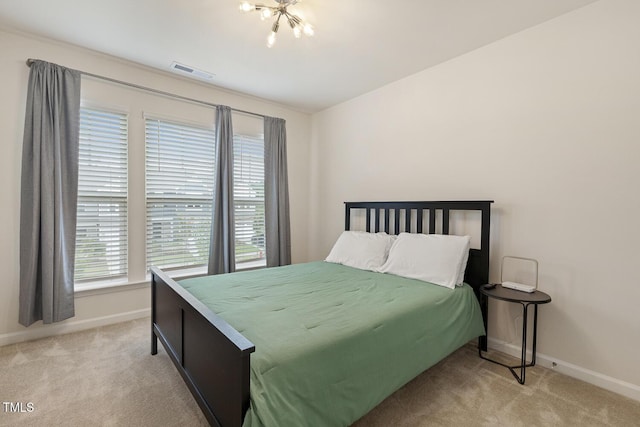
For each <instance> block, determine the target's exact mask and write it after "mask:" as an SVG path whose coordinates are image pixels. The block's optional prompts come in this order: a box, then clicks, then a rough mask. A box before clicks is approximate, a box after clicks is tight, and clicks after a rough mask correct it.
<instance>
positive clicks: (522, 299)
mask: <svg viewBox="0 0 640 427" xmlns="http://www.w3.org/2000/svg"><path fill="white" fill-rule="evenodd" d="M480 294H481V295H482V296H483V299H485V302H484V303H485V304H487V305H488V301H487V300H488V299H491V298H495V299H498V300H502V301H507V302H512V303H518V304H520V305H522V319H523V320H522V356H521V359H520V364H519V365H515V366H510V365H506V364H504V363H501V362H498V361H497V360H493V359H490V358H488V357H486V356H484V355H483V354H482V349H481V348H479V349H478V354H479V355H480V357H481V358H482V359H484V360H488V361H489V362H492V363H495V364H498V365H501V366H504V367H505V368H509V370H510V371H511V373H512V374H513V376H514V377H515V378H516V380H517V381H518V382H519V383H520V384H524V381H525V374H526V368H529V367H531V366H535V365H536V340H537V335H538V306H539V305H540V304H547V303H550V302H551V297H550V296H549V295H547V294H545V293H544V292H541V291H537V290H536V291H533V292H531V293H529V292H522V291H516V290H514V289H508V288H504V287H503V286H502V285H500V284H497V285H490V284H487V285H483V286H481V287H480ZM530 305H533V344H532V349H531V362H529V363H527V359H526V356H527V319H528V314H529V312H528V310H529V306H530ZM487 308H488V307H487ZM486 313H487V318H488V317H489V310H488V309H487V310H486ZM488 324H489V322H488V319H487V325H488ZM487 335H489V328H488V326H487ZM518 368H519V369H520V375H518V374H517V373H516V371H515V370H516V369H518Z"/></svg>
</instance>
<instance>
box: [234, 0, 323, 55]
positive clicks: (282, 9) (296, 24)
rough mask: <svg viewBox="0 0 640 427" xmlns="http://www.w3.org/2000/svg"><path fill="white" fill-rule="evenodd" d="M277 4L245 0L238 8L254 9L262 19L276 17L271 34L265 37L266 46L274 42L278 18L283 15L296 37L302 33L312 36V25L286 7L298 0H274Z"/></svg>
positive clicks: (270, 45) (278, 25)
mask: <svg viewBox="0 0 640 427" xmlns="http://www.w3.org/2000/svg"><path fill="white" fill-rule="evenodd" d="M275 1H276V2H277V3H278V5H277V6H265V5H263V4H252V3H249V2H247V1H243V2H242V3H240V10H241V11H243V12H251V11H253V10H256V11H258V12H260V18H261V19H262V20H263V21H264V20H265V19H269V18H271V17H273V16H275V17H276V19H275V21H274V22H273V26H272V27H271V34H269V37H267V46H268V47H272V46H273V45H274V43H275V42H276V33H277V32H278V29H279V28H280V19H281V18H282V17H284V18H285V19H286V20H287V22H288V23H289V26H290V27H291V30H293V35H294V36H295V37H296V38H300V36H301V35H302V34H305V35H307V36H312V35H313V33H314V30H313V27H312V26H311V25H310V24H309V23H308V22H304V20H303V19H302V18H300V17H299V16H298V15H294V14H293V13H290V12H289V11H288V10H287V8H288V7H289V6H293V5H294V4H296V3H299V2H300V1H299V0H275Z"/></svg>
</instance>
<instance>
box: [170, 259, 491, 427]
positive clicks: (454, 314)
mask: <svg viewBox="0 0 640 427" xmlns="http://www.w3.org/2000/svg"><path fill="white" fill-rule="evenodd" d="M180 284H181V285H182V286H183V287H184V288H186V289H187V290H188V291H189V292H191V293H192V294H193V295H194V296H195V297H197V298H198V299H200V300H201V301H202V302H204V303H205V304H206V305H207V306H208V307H209V308H210V309H211V310H212V311H213V312H215V313H217V314H218V315H220V316H221V317H222V318H223V319H225V320H226V321H227V322H228V323H229V324H230V325H231V326H233V327H234V328H235V329H236V330H238V331H239V332H240V333H242V334H243V335H244V336H245V337H246V338H247V339H249V340H251V341H252V342H253V343H254V344H255V347H256V351H255V353H253V354H252V355H251V387H250V393H251V403H250V409H249V411H248V412H247V415H246V417H245V421H244V427H258V426H274V427H275V426H277V427H286V426H314V427H315V426H347V425H350V424H351V423H353V422H354V421H356V420H357V419H358V418H360V417H361V416H363V415H364V414H366V413H367V412H369V411H370V410H371V409H372V408H373V407H375V406H376V405H377V404H378V403H380V402H381V401H382V400H384V399H385V398H386V397H387V396H389V395H390V394H391V393H393V392H394V391H395V390H397V389H398V388H400V387H401V386H402V385H404V384H405V383H407V382H408V381H410V380H411V379H412V378H414V377H416V376H417V375H418V374H420V373H421V372H422V371H424V370H425V369H427V368H429V367H430V366H432V365H434V364H435V363H437V362H438V361H439V360H441V359H443V358H444V357H445V356H447V355H448V354H450V353H451V352H453V351H454V350H455V349H457V348H458V347H460V346H461V345H463V344H465V343H466V342H468V341H469V340H471V339H473V338H475V337H477V336H480V335H482V334H484V326H483V324H482V316H481V313H480V306H479V304H478V302H477V300H476V298H475V296H474V293H473V290H472V289H471V288H470V287H469V286H467V285H464V286H463V287H460V288H456V289H454V290H451V289H447V288H444V287H441V286H436V285H432V284H429V283H425V282H421V281H418V280H412V279H404V278H401V277H397V276H392V275H388V274H381V273H373V272H368V271H362V270H357V269H354V268H351V267H346V266H342V265H338V264H331V263H327V262H312V263H308V264H298V265H292V266H286V267H278V268H268V269H263V270H256V271H249V272H242V273H234V274H228V275H219V276H207V277H201V278H195V279H188V280H183V281H181V282H180Z"/></svg>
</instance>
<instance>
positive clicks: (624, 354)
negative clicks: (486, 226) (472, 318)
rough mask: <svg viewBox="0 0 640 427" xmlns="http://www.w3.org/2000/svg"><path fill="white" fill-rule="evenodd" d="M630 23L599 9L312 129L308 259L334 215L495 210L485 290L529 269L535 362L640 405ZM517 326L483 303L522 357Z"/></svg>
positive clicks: (627, 4)
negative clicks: (533, 274)
mask: <svg viewBox="0 0 640 427" xmlns="http://www.w3.org/2000/svg"><path fill="white" fill-rule="evenodd" d="M638 22H640V2H638V1H636V0H607V1H600V2H596V3H593V4H592V5H590V6H587V7H585V8H582V9H579V10H577V11H575V12H572V13H570V14H567V15H564V16H561V17H559V18H557V19H554V20H551V21H548V22H546V23H543V24H542V25H539V26H537V27H534V28H532V29H529V30H527V31H523V32H521V33H518V34H516V35H513V36H511V37H508V38H505V39H503V40H501V41H498V42H496V43H493V44H491V45H488V46H485V47H483V48H481V49H478V50H476V51H474V52H471V53H469V54H466V55H464V56H461V57H459V58H456V59H454V60H451V61H449V62H447V63H444V64H441V65H439V66H436V67H434V68H431V69H428V70H425V71H423V72H421V73H418V74H416V75H413V76H410V77H408V78H406V79H403V80H400V81H397V82H395V83H393V84H390V85H388V86H385V87H383V88H380V89H378V90H376V91H373V92H370V93H368V94H366V95H363V96H361V97H358V98H356V99H353V100H351V101H348V102H345V103H343V104H341V105H338V106H335V107H333V108H330V109H328V110H325V111H323V112H321V113H317V114H315V115H314V116H313V140H312V148H311V153H312V159H313V160H312V178H311V185H312V187H311V188H312V197H311V201H312V209H311V212H312V213H313V216H312V218H311V222H310V223H311V224H312V225H313V228H312V231H311V233H310V240H309V253H310V258H311V259H321V258H323V257H325V256H326V254H327V253H328V251H329V249H330V248H331V245H332V244H333V242H334V241H335V239H336V237H337V236H338V234H339V233H340V231H341V229H342V226H343V204H342V202H343V201H348V200H365V199H368V200H405V199H406V200H441V199H444V200H446V199H449V200H457V199H492V200H495V204H494V205H493V221H492V227H493V230H492V245H493V246H492V264H491V277H492V280H498V279H499V265H500V259H501V258H502V256H503V255H516V256H524V257H532V258H536V259H538V260H539V263H540V289H541V290H543V291H545V292H548V293H549V294H550V295H551V296H552V298H553V302H552V303H551V304H549V305H546V306H542V307H541V309H540V318H539V340H538V345H539V347H538V351H539V355H540V354H543V355H545V356H546V360H547V361H549V362H550V361H557V362H558V363H559V366H558V369H561V368H562V367H563V365H566V366H567V367H569V368H571V369H572V370H573V373H574V374H576V372H578V371H580V372H587V373H588V375H587V376H590V377H591V379H592V380H593V379H594V378H595V377H598V376H604V377H606V380H607V381H609V383H610V384H609V385H611V384H612V383H617V384H618V385H620V386H621V387H622V388H626V391H625V392H626V394H628V395H632V396H635V397H636V398H638V399H640V370H639V369H637V366H638V365H637V363H638V354H640V321H639V320H638V315H637V313H638V307H639V305H638V303H639V301H640V286H639V284H638V282H639V279H640V278H639V274H638V267H637V266H638V262H639V260H640V225H639V224H638V219H637V218H638V213H639V212H640V192H639V191H638V184H639V183H640V55H639V54H638V48H639V45H638V41H639V40H640V25H638ZM520 312H521V311H520V309H519V308H518V307H516V306H513V305H508V304H492V310H491V314H490V317H491V322H490V328H491V331H490V334H491V335H492V338H497V339H498V340H502V341H506V342H507V343H511V344H515V345H517V346H518V347H519V344H520V335H519V331H520V330H521V324H522V323H521V322H522V319H521V318H520V317H519V316H520ZM567 369H568V368H567ZM569 370H570V369H569ZM611 388H615V387H611ZM634 393H635V394H634Z"/></svg>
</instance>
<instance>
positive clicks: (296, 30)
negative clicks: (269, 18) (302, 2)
mask: <svg viewBox="0 0 640 427" xmlns="http://www.w3.org/2000/svg"><path fill="white" fill-rule="evenodd" d="M293 35H294V36H295V38H297V39H299V38H300V36H301V35H302V30H300V27H299V26H298V25H296V26H295V27H293Z"/></svg>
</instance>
